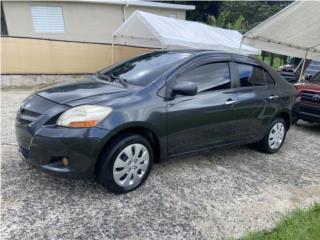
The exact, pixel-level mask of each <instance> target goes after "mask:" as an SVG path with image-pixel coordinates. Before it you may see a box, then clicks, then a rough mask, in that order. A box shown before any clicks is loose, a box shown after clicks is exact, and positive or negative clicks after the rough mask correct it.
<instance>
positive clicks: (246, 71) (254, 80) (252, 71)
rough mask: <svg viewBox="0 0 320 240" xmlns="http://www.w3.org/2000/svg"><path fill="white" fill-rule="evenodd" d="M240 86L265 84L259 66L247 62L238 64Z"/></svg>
mask: <svg viewBox="0 0 320 240" xmlns="http://www.w3.org/2000/svg"><path fill="white" fill-rule="evenodd" d="M238 70H239V77H240V87H252V86H255V87H259V86H265V85H266V81H265V77H264V72H263V70H262V69H261V68H259V67H255V66H252V65H248V64H239V63H238Z"/></svg>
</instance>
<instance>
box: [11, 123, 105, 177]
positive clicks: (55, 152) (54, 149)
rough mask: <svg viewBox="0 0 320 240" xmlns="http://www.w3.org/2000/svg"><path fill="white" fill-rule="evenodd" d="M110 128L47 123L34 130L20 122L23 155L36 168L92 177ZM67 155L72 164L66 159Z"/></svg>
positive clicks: (18, 128)
mask: <svg viewBox="0 0 320 240" xmlns="http://www.w3.org/2000/svg"><path fill="white" fill-rule="evenodd" d="M109 133H110V131H108V130H106V129H101V128H66V127H58V126H43V127H41V128H40V129H39V130H38V131H36V132H35V133H34V134H31V133H30V131H29V130H28V129H27V128H24V127H21V126H19V125H16V137H17V141H18V151H19V154H20V156H21V157H22V158H23V159H24V160H26V161H27V162H28V163H29V164H30V165H32V166H34V167H35V168H37V169H39V170H41V171H43V172H47V173H50V174H53V175H57V176H60V177H67V178H78V179H87V178H92V177H93V176H94V172H95V164H96V161H97V159H98V157H99V154H100V151H101V150H102V148H103V146H104V143H105V139H106V138H107V136H108V134H109ZM63 158H68V159H69V164H68V165H67V166H65V165H64V164H63V163H62V159H63Z"/></svg>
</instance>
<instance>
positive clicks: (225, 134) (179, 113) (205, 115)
mask: <svg viewBox="0 0 320 240" xmlns="http://www.w3.org/2000/svg"><path fill="white" fill-rule="evenodd" d="M170 81H171V82H168V84H167V86H168V88H170V86H173V85H174V84H176V83H178V82H179V81H188V82H194V83H196V84H197V85H198V94H197V95H195V96H179V95H178V96H175V97H174V99H171V100H168V101H167V129H168V153H169V155H175V154H179V153H183V152H189V151H195V150H200V149H205V148H209V147H212V146H214V145H217V146H218V145H224V144H227V143H230V142H233V141H235V140H236V135H237V130H236V129H237V128H236V122H237V109H236V106H237V101H238V98H237V91H236V89H234V88H233V81H231V75H230V67H229V63H228V62H216V63H205V64H202V65H199V66H196V67H193V68H191V69H188V70H186V71H185V72H182V73H181V74H180V75H179V76H178V77H176V78H174V79H171V80H170ZM168 92H170V90H169V91H168Z"/></svg>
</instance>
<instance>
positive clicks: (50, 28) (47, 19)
mask: <svg viewBox="0 0 320 240" xmlns="http://www.w3.org/2000/svg"><path fill="white" fill-rule="evenodd" d="M31 15H32V23H33V29H34V31H35V32H36V33H64V31H65V29H64V19H63V11H62V7H49V6H33V7H31Z"/></svg>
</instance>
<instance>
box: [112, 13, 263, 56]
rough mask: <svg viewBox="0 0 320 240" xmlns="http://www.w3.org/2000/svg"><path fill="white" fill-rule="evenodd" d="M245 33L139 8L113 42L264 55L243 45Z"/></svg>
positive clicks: (114, 34) (120, 29)
mask: <svg viewBox="0 0 320 240" xmlns="http://www.w3.org/2000/svg"><path fill="white" fill-rule="evenodd" d="M241 39H242V35H241V34H240V33H239V32H237V31H234V30H227V29H222V28H217V27H211V26H209V25H206V24H203V23H198V22H192V21H185V20H180V19H175V18H170V17H163V16H159V15H155V14H151V13H146V12H142V11H135V12H134V13H133V14H132V15H131V16H130V17H129V18H128V19H127V20H126V21H125V22H124V23H123V24H122V25H121V26H120V27H119V28H118V29H117V30H116V31H115V32H114V33H113V44H121V45H130V46H139V47H149V48H161V49H168V48H169V49H170V48H197V49H212V50H222V51H228V52H236V53H242V54H247V55H260V53H261V51H260V50H258V49H255V48H253V47H249V46H247V45H241Z"/></svg>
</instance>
